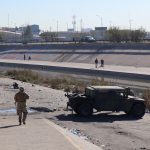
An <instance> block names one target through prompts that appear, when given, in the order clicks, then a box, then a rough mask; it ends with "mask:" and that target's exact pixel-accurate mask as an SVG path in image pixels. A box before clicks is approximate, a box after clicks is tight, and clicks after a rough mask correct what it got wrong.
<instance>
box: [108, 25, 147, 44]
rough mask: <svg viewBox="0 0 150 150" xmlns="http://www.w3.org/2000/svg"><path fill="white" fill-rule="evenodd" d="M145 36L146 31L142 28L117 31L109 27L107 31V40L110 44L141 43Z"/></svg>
mask: <svg viewBox="0 0 150 150" xmlns="http://www.w3.org/2000/svg"><path fill="white" fill-rule="evenodd" d="M145 35H146V31H145V30H144V29H142V28H140V29H137V30H129V29H122V30H121V29H119V28H118V27H111V28H110V29H109V30H108V31H107V40H108V41H111V42H118V43H119V42H126V43H127V42H141V41H143V39H144V37H145Z"/></svg>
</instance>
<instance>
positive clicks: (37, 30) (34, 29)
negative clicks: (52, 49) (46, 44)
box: [18, 24, 40, 35]
mask: <svg viewBox="0 0 150 150" xmlns="http://www.w3.org/2000/svg"><path fill="white" fill-rule="evenodd" d="M29 27H30V29H31V32H32V34H33V35H39V33H40V28H39V25H36V24H34V25H29ZM26 28H27V26H23V27H19V29H18V32H20V33H23V32H24V31H25V30H26Z"/></svg>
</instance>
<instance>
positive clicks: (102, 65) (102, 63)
mask: <svg viewBox="0 0 150 150" xmlns="http://www.w3.org/2000/svg"><path fill="white" fill-rule="evenodd" d="M101 67H104V59H101Z"/></svg>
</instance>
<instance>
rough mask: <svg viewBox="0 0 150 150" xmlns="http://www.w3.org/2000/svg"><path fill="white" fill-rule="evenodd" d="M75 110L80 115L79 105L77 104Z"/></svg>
mask: <svg viewBox="0 0 150 150" xmlns="http://www.w3.org/2000/svg"><path fill="white" fill-rule="evenodd" d="M73 110H74V112H75V113H76V114H78V115H80V111H79V106H78V105H77V106H76V107H75V108H74V109H73Z"/></svg>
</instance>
